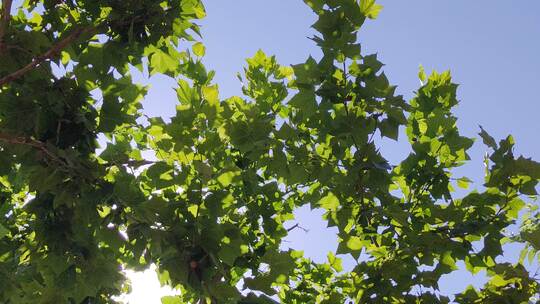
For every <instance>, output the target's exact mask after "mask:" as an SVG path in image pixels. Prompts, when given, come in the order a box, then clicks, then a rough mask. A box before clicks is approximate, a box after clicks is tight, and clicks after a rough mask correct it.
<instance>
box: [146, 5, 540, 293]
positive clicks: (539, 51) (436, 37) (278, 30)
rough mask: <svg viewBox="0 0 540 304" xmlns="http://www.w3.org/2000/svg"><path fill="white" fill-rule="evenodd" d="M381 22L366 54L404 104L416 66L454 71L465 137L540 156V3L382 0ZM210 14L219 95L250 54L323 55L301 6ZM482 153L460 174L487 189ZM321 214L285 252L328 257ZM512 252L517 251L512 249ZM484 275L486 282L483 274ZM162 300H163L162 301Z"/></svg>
mask: <svg viewBox="0 0 540 304" xmlns="http://www.w3.org/2000/svg"><path fill="white" fill-rule="evenodd" d="M379 3H381V4H383V5H384V9H383V11H382V12H381V14H380V16H379V18H378V19H377V20H375V21H367V23H366V25H365V26H364V28H363V29H362V30H361V31H360V33H359V40H360V42H361V43H362V50H363V51H362V53H363V54H369V53H378V55H379V58H380V60H381V61H382V62H384V63H385V64H386V66H385V68H384V70H385V73H386V74H387V75H388V77H389V79H390V81H391V82H392V83H393V84H395V85H398V92H399V93H400V94H403V95H404V96H405V97H406V98H407V99H408V98H410V97H411V96H413V92H414V90H415V89H417V88H418V86H419V80H418V79H417V74H418V66H419V65H420V64H422V65H423V66H424V67H425V69H426V70H427V71H430V70H431V69H436V70H439V71H442V70H446V69H450V70H451V71H452V74H453V76H454V80H455V82H457V83H459V84H460V88H459V92H458V93H459V99H460V100H461V103H460V105H459V106H458V107H457V109H456V112H455V113H456V115H457V116H458V117H459V121H458V124H459V126H460V127H461V130H462V133H463V134H465V135H467V136H476V134H477V133H478V131H479V129H478V125H482V126H483V127H484V128H485V129H486V130H488V132H490V133H491V134H492V135H493V136H494V137H495V138H502V137H504V136H506V135H507V134H509V133H511V134H512V135H513V136H514V137H515V139H516V142H517V148H516V151H517V154H524V155H526V156H530V157H533V158H534V159H537V160H538V159H540V142H539V141H538V133H539V132H540V124H539V119H538V118H537V116H538V115H540V100H539V98H538V95H537V91H538V90H537V88H538V87H539V86H540V60H539V59H538V56H539V55H540V40H539V38H540V1H538V0H521V1H487V0H476V1H470V0H468V1H467V0H453V1H449V0H446V1H433V0H412V1H389V0H387V1H379ZM205 4H206V8H207V12H208V17H207V18H206V19H205V20H204V21H203V22H201V24H202V34H203V41H204V43H205V45H206V47H207V52H206V57H205V63H206V65H207V67H208V68H209V69H214V70H216V78H215V81H216V83H218V84H219V85H220V92H221V96H222V98H224V97H229V96H232V95H238V94H240V87H241V84H240V82H239V80H238V79H237V78H236V73H237V72H241V71H242V67H243V66H244V65H245V58H247V57H250V56H252V55H253V54H254V53H255V52H256V51H257V50H258V49H262V50H263V51H265V52H266V53H267V54H273V55H276V57H277V59H278V61H279V62H280V63H282V64H295V63H300V62H303V61H305V59H306V58H307V57H308V56H309V55H313V56H314V57H316V58H317V57H318V56H319V55H320V52H319V50H318V49H317V48H316V47H315V45H314V43H313V42H312V41H310V40H309V39H307V37H308V36H312V35H313V34H314V32H313V30H311V29H310V25H311V24H312V23H313V22H314V21H315V16H314V15H313V14H312V13H311V11H310V10H309V8H308V7H307V6H305V5H304V4H303V2H302V1H301V0H294V1H292V0H273V1H263V0H235V1H224V0H209V1H206V2H205ZM150 83H151V84H152V89H151V90H150V93H149V96H148V97H147V98H146V100H145V102H144V106H145V111H146V112H147V114H149V115H164V116H168V115H171V114H172V113H173V111H174V108H175V102H176V100H175V93H174V91H173V90H172V89H170V88H171V86H172V85H173V82H172V81H170V80H167V79H166V78H164V77H154V78H153V79H151V81H150ZM384 148H385V149H384V150H385V151H386V152H387V157H388V158H389V159H390V161H391V162H397V161H399V160H400V159H401V158H402V157H403V156H404V155H406V154H407V153H408V151H407V150H406V149H404V148H403V145H399V144H395V143H390V142H385V144H384ZM484 152H485V148H484V147H483V146H482V145H481V144H476V145H475V147H474V148H473V150H472V153H471V156H472V158H473V162H471V164H469V165H467V166H465V167H464V168H462V169H460V170H459V171H460V173H461V174H464V175H468V176H472V177H474V179H475V180H476V181H477V182H476V184H475V185H476V186H480V185H481V176H482V172H483V171H482V170H483V167H482V166H483V165H482V163H481V159H482V154H483V153H484ZM319 215H320V213H317V212H315V214H313V213H311V212H309V210H308V209H302V210H301V211H300V212H299V213H298V220H299V221H300V222H301V225H302V226H303V227H305V228H308V229H309V232H308V233H304V232H302V231H300V230H295V232H294V233H293V234H292V235H291V236H290V237H289V239H288V240H289V243H287V245H288V246H291V247H293V248H298V249H303V250H305V253H306V255H308V256H311V257H313V258H314V259H315V260H318V261H322V260H324V258H325V257H326V253H327V252H328V251H329V250H334V249H335V244H336V243H335V235H334V234H333V232H332V231H329V230H327V229H326V228H325V227H324V224H323V223H321V222H320V221H319V220H317V218H318V216H319ZM507 251H508V252H507V253H508V255H510V256H512V255H515V254H516V250H515V248H510V249H508V250H507ZM480 277H481V276H480ZM480 277H478V278H477V279H480ZM474 280H475V279H474V278H473V277H472V276H471V275H469V274H467V273H465V272H458V273H456V274H454V275H452V276H448V277H445V278H444V279H443V280H442V282H441V288H442V289H443V292H445V293H454V292H459V291H461V290H463V288H464V287H466V286H467V285H468V284H470V283H472V281H474ZM156 303H159V302H156Z"/></svg>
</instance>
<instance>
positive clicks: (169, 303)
mask: <svg viewBox="0 0 540 304" xmlns="http://www.w3.org/2000/svg"><path fill="white" fill-rule="evenodd" d="M182 303H183V302H182V300H181V299H180V297H177V296H164V297H162V298H161V304H182Z"/></svg>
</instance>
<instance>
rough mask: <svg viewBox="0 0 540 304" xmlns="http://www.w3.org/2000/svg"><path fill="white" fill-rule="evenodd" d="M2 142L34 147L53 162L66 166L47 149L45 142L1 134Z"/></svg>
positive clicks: (0, 140)
mask: <svg viewBox="0 0 540 304" xmlns="http://www.w3.org/2000/svg"><path fill="white" fill-rule="evenodd" d="M0 142H5V143H8V144H13V145H24V146H30V147H33V148H35V149H37V150H40V151H41V152H42V153H43V154H45V155H47V156H48V157H49V158H50V159H51V160H53V161H55V162H58V163H60V164H63V165H66V164H65V162H64V161H63V160H62V159H61V158H60V157H58V156H57V155H56V154H54V153H53V152H51V151H49V150H48V149H47V145H46V144H45V143H44V142H41V141H39V140H35V139H32V138H28V137H24V136H15V135H12V134H8V133H1V132H0Z"/></svg>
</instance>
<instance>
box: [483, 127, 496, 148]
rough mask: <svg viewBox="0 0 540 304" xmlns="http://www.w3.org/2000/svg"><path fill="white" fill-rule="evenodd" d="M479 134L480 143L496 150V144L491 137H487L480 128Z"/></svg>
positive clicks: (484, 131)
mask: <svg viewBox="0 0 540 304" xmlns="http://www.w3.org/2000/svg"><path fill="white" fill-rule="evenodd" d="M480 130H481V132H480V133H479V135H480V137H482V141H483V142H484V144H485V145H486V146H488V147H490V148H493V149H497V142H496V141H495V139H494V138H493V137H491V135H489V134H488V133H487V132H486V130H484V128H482V126H480Z"/></svg>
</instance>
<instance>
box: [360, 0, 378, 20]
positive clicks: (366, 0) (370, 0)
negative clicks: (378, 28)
mask: <svg viewBox="0 0 540 304" xmlns="http://www.w3.org/2000/svg"><path fill="white" fill-rule="evenodd" d="M382 8H383V7H382V5H380V4H377V3H375V0H360V12H362V14H364V16H366V17H368V18H370V19H375V18H377V16H378V15H379V13H380V11H381V10H382Z"/></svg>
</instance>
